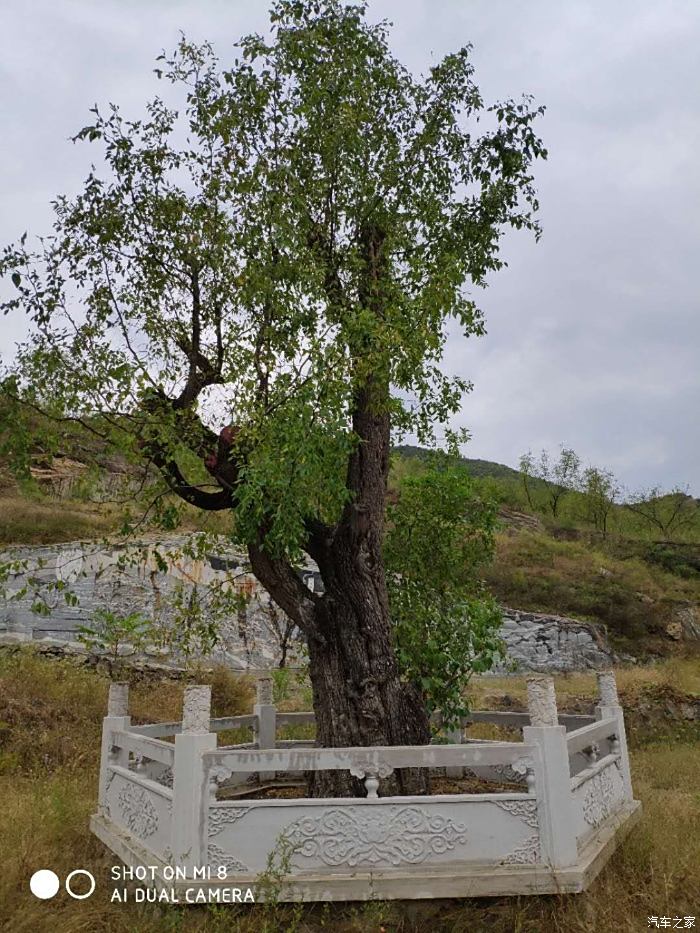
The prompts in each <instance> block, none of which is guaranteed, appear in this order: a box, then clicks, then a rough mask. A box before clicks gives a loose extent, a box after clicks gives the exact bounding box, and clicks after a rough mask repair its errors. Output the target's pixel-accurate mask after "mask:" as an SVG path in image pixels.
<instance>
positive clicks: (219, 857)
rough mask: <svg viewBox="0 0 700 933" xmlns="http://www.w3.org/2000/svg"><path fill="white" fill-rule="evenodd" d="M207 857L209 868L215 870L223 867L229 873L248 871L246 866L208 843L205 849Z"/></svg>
mask: <svg viewBox="0 0 700 933" xmlns="http://www.w3.org/2000/svg"><path fill="white" fill-rule="evenodd" d="M207 857H208V861H209V865H210V867H212V868H215V869H216V868H218V867H219V866H223V867H225V868H227V869H228V870H229V871H250V869H249V868H248V866H247V865H244V864H243V862H239V861H238V859H237V858H235V857H234V856H233V855H231V854H230V852H225V851H224V850H223V849H222V848H221V846H216V845H214V844H213V843H210V844H209V847H208V848H207Z"/></svg>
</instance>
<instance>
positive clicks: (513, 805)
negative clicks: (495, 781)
mask: <svg viewBox="0 0 700 933" xmlns="http://www.w3.org/2000/svg"><path fill="white" fill-rule="evenodd" d="M492 803H494V804H495V805H496V806H497V807H499V808H500V809H501V810H505V811H506V813H510V814H512V816H515V817H517V818H518V819H519V820H522V821H523V823H526V824H527V825H528V826H530V827H532V828H533V829H537V828H538V827H539V823H538V821H537V803H536V802H535V801H534V800H493V801H492Z"/></svg>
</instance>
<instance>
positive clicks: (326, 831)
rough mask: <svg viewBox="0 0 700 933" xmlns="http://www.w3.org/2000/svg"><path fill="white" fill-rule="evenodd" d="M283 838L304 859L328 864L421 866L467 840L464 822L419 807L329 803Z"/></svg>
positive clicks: (290, 827)
mask: <svg viewBox="0 0 700 933" xmlns="http://www.w3.org/2000/svg"><path fill="white" fill-rule="evenodd" d="M284 835H285V837H286V838H287V839H288V840H289V842H290V843H291V845H292V847H293V848H294V849H295V854H297V855H301V856H303V857H304V858H317V859H320V861H322V862H323V863H324V864H326V865H347V866H350V867H354V866H356V865H361V864H366V863H369V864H370V865H377V864H380V863H385V864H390V865H401V864H409V865H417V864H419V863H420V862H423V861H425V860H426V859H429V858H430V857H431V856H432V855H442V854H443V853H445V852H447V851H449V850H452V849H454V847H455V845H457V844H464V843H466V827H465V825H464V824H463V823H457V822H454V821H452V820H450V819H448V818H447V817H445V816H441V815H440V814H437V813H435V814H431V813H430V812H429V811H427V810H423V809H421V808H420V807H390V808H386V809H385V808H383V807H382V808H379V807H377V808H376V809H372V810H369V809H368V808H364V807H362V808H361V807H330V808H328V809H326V810H324V812H323V813H322V814H321V815H320V816H317V817H316V816H307V817H302V818H301V819H299V820H297V821H296V822H294V823H292V824H291V825H290V826H288V827H287V829H286V830H285V834H284Z"/></svg>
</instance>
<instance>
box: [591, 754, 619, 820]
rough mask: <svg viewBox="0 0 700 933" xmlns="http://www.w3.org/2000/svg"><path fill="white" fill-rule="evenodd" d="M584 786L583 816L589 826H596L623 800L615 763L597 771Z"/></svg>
mask: <svg viewBox="0 0 700 933" xmlns="http://www.w3.org/2000/svg"><path fill="white" fill-rule="evenodd" d="M584 786H585V796H584V798H583V818H584V820H585V821H586V823H588V825H589V826H593V827H597V826H600V824H601V823H602V822H603V821H604V820H606V819H607V818H608V817H609V816H611V815H612V814H613V813H614V812H615V811H616V810H617V809H618V808H619V806H620V804H621V803H622V802H623V801H624V797H625V788H624V784H623V782H622V775H621V774H620V772H619V770H618V768H617V767H616V765H614V764H611V765H609V766H608V767H607V768H605V770H603V771H599V772H598V774H596V775H595V776H594V777H592V778H591V780H590V781H587V782H586V784H585V785H584Z"/></svg>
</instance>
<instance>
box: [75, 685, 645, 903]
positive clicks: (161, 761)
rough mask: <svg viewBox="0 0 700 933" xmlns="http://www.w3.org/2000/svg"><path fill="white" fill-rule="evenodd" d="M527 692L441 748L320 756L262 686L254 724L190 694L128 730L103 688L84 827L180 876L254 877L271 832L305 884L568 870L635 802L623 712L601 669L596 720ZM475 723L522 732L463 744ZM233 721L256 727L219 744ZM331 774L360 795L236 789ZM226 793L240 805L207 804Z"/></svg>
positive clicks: (123, 700)
mask: <svg viewBox="0 0 700 933" xmlns="http://www.w3.org/2000/svg"><path fill="white" fill-rule="evenodd" d="M527 687H528V712H527V713H511V712H490V711H477V712H474V713H471V714H470V716H469V717H467V718H465V720H464V721H463V723H462V724H461V727H460V729H459V730H455V731H453V732H452V733H448V739H449V740H450V742H451V744H431V745H420V746H390V747H367V748H365V747H358V748H317V747H310V746H311V740H286V741H284V740H280V739H277V730H278V729H279V728H281V727H285V726H294V725H300V724H302V725H303V724H308V723H312V722H313V721H314V718H313V714H312V713H286V712H281V713H280V712H278V711H277V710H276V709H275V706H274V704H273V703H272V691H271V679H270V678H268V677H264V678H261V681H260V682H259V685H258V695H257V702H256V703H255V706H254V711H253V713H252V714H250V715H245V716H232V717H222V718H218V719H212V718H211V716H210V701H211V690H210V688H209V687H206V686H192V687H187V688H186V690H185V701H184V707H183V719H182V722H169V723H159V724H150V725H145V726H132V725H131V721H130V718H129V716H128V709H127V706H128V691H127V687H126V685H124V684H113V685H112V687H111V689H110V700H109V710H108V716H107V717H106V718H105V720H104V728H103V739H102V758H101V766H100V790H99V813H98V815H96V817H95V818H94V821H93V826H94V828H95V831H96V832H98V834H100V835H101V837H102V838H103V839H105V841H108V844H110V845H112V842H111V841H110V840H111V839H112V838H113V837H112V836H111V835H110V834H112V833H121V834H124V833H126V834H127V835H128V836H129V837H130V838H133V841H134V846H136V847H137V849H136V850H135V851H138V852H145V853H146V854H148V855H149V857H150V856H151V855H152V856H154V857H156V858H159V859H162V860H163V862H170V864H171V865H173V866H175V867H177V868H178V869H179V870H181V871H183V872H185V873H192V872H194V870H195V868H197V869H200V868H201V867H202V866H204V865H210V866H215V867H216V866H225V867H226V868H227V869H228V870H229V871H230V872H231V873H233V874H236V875H241V874H244V875H246V874H247V876H249V877H250V878H253V877H255V875H256V874H257V873H259V872H260V871H263V870H264V868H265V864H266V859H267V856H268V855H269V853H270V851H271V850H272V849H273V848H274V847H275V845H276V844H277V843H278V842H279V840H280V838H281V837H285V838H286V839H287V840H289V841H290V843H292V844H293V850H294V853H293V859H292V863H291V871H292V874H294V872H301V873H302V875H303V876H304V877H306V876H307V875H308V874H309V873H314V872H316V873H319V872H320V873H321V874H323V873H324V872H327V871H331V872H334V871H337V870H339V869H340V868H346V869H347V868H348V867H349V868H352V869H357V870H367V871H375V869H377V867H379V868H381V870H382V871H385V870H386V871H392V870H394V868H397V870H398V868H399V867H411V866H415V865H417V864H419V863H423V862H428V863H430V866H431V867H433V866H434V867H435V868H436V869H445V870H447V869H449V867H450V866H453V865H458V866H459V865H461V866H462V867H464V866H468V865H474V866H479V865H484V864H487V865H490V866H501V867H503V866H535V867H537V866H539V867H540V868H541V869H546V870H547V871H550V872H557V871H565V870H568V869H569V868H571V866H574V865H576V864H577V859H579V856H580V853H581V852H582V851H583V850H584V848H585V847H586V846H587V845H589V842H590V840H592V839H594V837H595V836H596V833H597V832H598V830H600V829H601V827H603V826H604V825H605V826H607V825H608V823H609V822H610V818H611V817H617V816H618V815H619V814H622V813H623V811H625V812H626V810H629V811H630V812H632V809H633V805H634V806H636V804H635V802H634V801H633V799H632V791H631V783H630V778H629V761H628V757H627V745H626V738H625V730H624V719H623V714H622V709H621V707H620V705H619V700H618V698H617V692H616V690H615V682H614V677H613V675H612V673H608V672H606V673H603V674H600V675H599V694H600V702H599V704H598V706H597V707H596V718H595V719H594V718H592V717H584V716H560V715H559V713H558V710H557V704H556V696H555V693H554V684H553V681H552V679H551V678H549V677H546V676H542V675H538V676H532V677H529V678H528V682H527ZM471 722H491V723H496V724H499V725H506V726H510V727H516V728H522V736H523V739H522V741H513V742H502V741H494V740H492V741H485V740H473V739H472V740H470V739H465V737H464V733H463V730H464V728H465V727H466V726H467V725H468V724H469V723H471ZM239 728H247V729H251V730H252V733H253V741H251V742H246V743H241V744H239V745H236V746H218V744H217V742H218V736H217V733H220V732H222V731H226V730H230V729H239ZM403 768H427V769H430V770H431V772H433V773H436V772H438V773H444V774H446V775H447V776H450V777H462V776H464V775H465V774H469V773H470V772H471V773H473V774H476V775H477V776H479V777H485V778H486V779H487V780H498V781H500V782H503V781H506V782H519V783H520V784H521V790H516V791H509V792H507V793H502V792H499V793H479V794H473V793H472V794H469V793H457V794H433V795H429V796H423V797H406V796H383V795H382V781H384V780H385V779H386V778H387V777H388V776H389V775H390V774H391V773H392V772H393V771H394V770H396V769H403ZM326 770H346V771H349V772H350V773H351V774H352V775H353V776H355V777H357V778H359V779H361V780H363V781H364V788H365V793H366V796H362V797H356V798H342V799H333V800H324V799H311V798H295V799H266V798H262V799H248V798H247V797H246V796H245V795H241V793H240V791H237V787H238V786H240V785H241V784H242V783H245V782H246V781H248V780H249V779H250V778H253V779H254V780H255V781H256V783H258V784H265V783H266V782H269V781H270V780H272V779H275V778H278V779H279V778H284V779H285V780H289V779H290V778H291V779H294V778H295V777H296V778H298V777H300V776H301V775H302V774H303V773H304V772H310V771H326ZM222 786H223V787H226V788H228V792H229V798H230V795H231V793H233V794H236V793H238V797H237V798H236V799H218V798H219V796H220V795H219V794H218V792H219V789H220V788H221V787H222ZM112 827H114V829H112ZM467 827H469V829H468V832H467ZM114 838H116V836H115V837H114ZM120 838H122V837H121V836H120ZM115 851H118V850H117V849H115ZM140 857H141V858H143V856H140ZM397 883H398V882H397ZM397 890H398V888H397ZM409 896H410V895H409Z"/></svg>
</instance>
